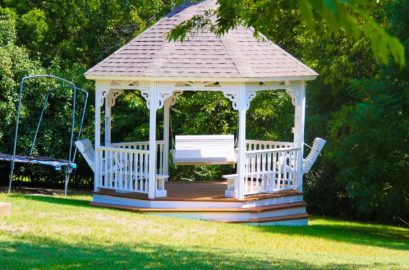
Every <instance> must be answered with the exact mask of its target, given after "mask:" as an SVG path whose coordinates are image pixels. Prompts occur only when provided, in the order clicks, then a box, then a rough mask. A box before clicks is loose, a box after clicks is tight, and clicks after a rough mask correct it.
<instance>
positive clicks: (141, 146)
mask: <svg viewBox="0 0 409 270" xmlns="http://www.w3.org/2000/svg"><path fill="white" fill-rule="evenodd" d="M112 145H113V146H115V147H119V148H122V149H134V150H146V151H149V142H148V141H146V142H120V143H113V144H112ZM164 145H165V142H164V141H156V147H157V152H156V157H157V159H156V160H157V162H156V163H157V167H156V168H157V173H158V174H166V173H165V171H164V163H165V162H166V161H165V155H164V152H163V150H164Z"/></svg>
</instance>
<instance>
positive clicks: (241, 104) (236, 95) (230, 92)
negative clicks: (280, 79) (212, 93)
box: [223, 88, 257, 111]
mask: <svg viewBox="0 0 409 270" xmlns="http://www.w3.org/2000/svg"><path fill="white" fill-rule="evenodd" d="M223 95H224V96H225V97H226V98H228V99H229V100H230V101H231V102H232V106H233V109H234V110H236V111H238V110H242V109H244V110H248V109H249V108H250V103H251V101H252V100H253V99H254V98H255V97H256V95H257V90H250V89H246V88H237V89H224V90H223Z"/></svg>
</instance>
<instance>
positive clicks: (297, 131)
mask: <svg viewBox="0 0 409 270" xmlns="http://www.w3.org/2000/svg"><path fill="white" fill-rule="evenodd" d="M290 87H291V94H292V98H293V104H294V106H295V114H294V145H295V147H297V148H300V150H299V151H298V152H297V153H298V155H297V157H296V160H297V170H296V171H297V175H296V181H297V185H298V187H297V188H298V191H300V192H302V189H303V172H302V168H303V157H304V128H305V81H296V82H291V86H290Z"/></svg>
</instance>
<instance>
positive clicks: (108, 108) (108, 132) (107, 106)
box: [104, 91, 112, 146]
mask: <svg viewBox="0 0 409 270" xmlns="http://www.w3.org/2000/svg"><path fill="white" fill-rule="evenodd" d="M111 99H112V91H110V92H109V93H108V94H107V96H106V98H105V144H104V145H105V146H107V145H109V144H110V143H111V110H112V104H111Z"/></svg>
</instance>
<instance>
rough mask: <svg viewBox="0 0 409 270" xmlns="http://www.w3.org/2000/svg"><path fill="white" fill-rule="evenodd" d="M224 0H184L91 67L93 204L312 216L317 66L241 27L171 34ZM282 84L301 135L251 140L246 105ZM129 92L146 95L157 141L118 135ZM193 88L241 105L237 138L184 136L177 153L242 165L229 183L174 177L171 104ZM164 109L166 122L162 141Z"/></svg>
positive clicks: (271, 219) (192, 159)
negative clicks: (312, 91)
mask: <svg viewBox="0 0 409 270" xmlns="http://www.w3.org/2000/svg"><path fill="white" fill-rule="evenodd" d="M215 7H216V1H212V0H207V1H202V2H199V3H184V4H182V5H181V6H179V7H178V8H176V9H175V10H173V11H172V12H171V13H169V14H168V15H167V16H166V17H164V18H162V19H161V20H159V21H158V22H157V23H156V24H154V25H153V26H152V27H150V28H148V29H147V30H146V31H145V32H143V33H142V34H140V35H139V36H138V37H136V38H134V39H133V40H131V41H130V42H129V43H128V44H126V45H125V46H123V47H122V48H120V49H119V50H117V51H116V52H114V53H113V54H111V55H110V56H108V57H107V58H106V59H104V60H103V61H102V62H100V63H98V64H97V65H96V66H94V67H92V68H91V69H90V70H88V71H87V72H86V73H85V77H86V78H87V79H90V80H94V81H95V85H96V89H95V91H96V92H95V93H96V94H95V154H91V156H88V158H87V156H86V153H87V152H88V153H89V151H91V150H92V146H91V145H90V142H89V141H88V142H86V143H84V142H83V143H82V144H79V146H80V150H82V152H83V153H85V154H84V156H85V157H86V159H87V161H88V162H89V163H90V165H91V167H92V168H93V170H94V175H95V176H94V177H95V178H94V180H95V186H94V199H93V204H95V205H100V206H107V207H116V208H125V209H131V210H132V209H133V210H135V211H143V212H149V213H165V214H169V213H176V215H179V216H181V215H187V216H188V217H193V218H201V219H208V220H224V221H229V222H247V223H259V222H265V223H274V224H276V223H280V224H281V223H284V224H306V221H307V217H308V215H307V214H306V212H305V203H304V201H303V197H302V187H303V174H304V173H306V171H307V170H308V169H306V167H310V166H311V165H312V163H311V162H310V161H311V159H315V158H316V155H318V153H319V151H320V149H319V150H318V153H317V151H315V154H316V155H315V156H312V157H311V158H310V160H308V159H304V158H303V156H304V151H303V149H304V123H305V99H306V81H309V80H314V79H315V78H316V77H317V75H318V74H317V73H316V72H315V71H313V70H312V69H311V68H309V67H307V66H306V65H304V64H303V63H301V62H300V61H299V60H297V59H296V58H294V57H293V56H291V55H290V54H289V53H287V52H286V51H284V50H283V49H281V48H280V47H279V46H277V45H276V44H274V43H273V42H271V41H269V40H268V39H266V38H264V37H262V38H261V39H260V38H256V37H255V36H254V32H253V30H252V29H249V28H245V27H241V26H239V27H237V28H235V29H233V30H231V31H230V32H228V33H227V34H225V35H223V36H216V35H214V34H213V33H211V32H209V31H207V30H206V29H205V30H203V31H200V32H199V33H197V34H195V35H193V36H191V37H190V38H189V39H187V40H185V41H183V42H169V41H167V39H166V33H167V32H169V31H170V30H171V29H172V28H173V27H174V26H176V25H177V24H179V23H181V22H182V21H184V20H187V19H190V18H191V17H192V16H194V15H196V14H203V12H205V10H208V9H214V8H215ZM283 89H284V90H285V91H286V92H287V93H288V95H290V96H291V98H292V103H293V105H294V107H295V114H294V128H293V133H294V140H293V141H291V142H275V141H260V140H246V111H247V110H248V109H249V107H250V104H251V101H252V100H253V99H254V97H255V96H256V94H257V92H259V91H267V90H283ZM127 90H137V91H140V93H141V95H142V96H143V97H144V98H145V99H146V105H147V107H148V108H149V114H150V116H149V129H150V131H149V141H146V142H112V141H111V108H112V107H113V106H114V105H115V100H116V98H117V97H118V96H119V95H121V93H123V91H127ZM186 91H209V92H213V91H220V92H222V93H223V95H224V96H225V97H226V98H227V99H229V100H230V101H231V103H232V107H233V109H234V110H236V111H237V112H238V116H239V132H238V138H237V145H233V144H232V141H233V139H232V136H228V135H224V136H223V135H219V136H214V135H213V136H207V135H201V136H196V135H192V136H179V137H178V136H176V149H175V151H176V152H177V154H175V155H176V156H177V155H178V156H179V157H181V158H182V159H183V160H184V162H182V164H223V163H224V161H225V163H230V162H231V161H232V163H235V164H236V170H237V171H236V173H235V174H231V175H225V176H224V178H225V179H226V180H227V183H219V182H217V183H213V182H209V183H206V182H200V183H196V184H195V183H191V184H188V183H177V182H175V183H173V181H167V178H168V177H169V175H168V174H169V171H168V164H169V161H170V158H171V157H172V155H170V149H169V139H170V138H169V137H170V136H169V118H170V108H171V106H172V105H174V104H175V102H177V98H178V96H179V95H181V94H183V93H184V92H186ZM102 106H105V109H104V111H105V115H104V116H102V115H101V107H102ZM161 108H164V129H163V137H162V138H161V139H160V140H158V138H156V129H157V125H156V122H157V110H158V109H161ZM102 120H104V125H105V127H104V128H105V138H104V139H103V140H102V138H101V122H102ZM314 147H315V146H314ZM178 148H179V149H178ZM230 148H231V149H233V153H232V152H231V151H230V150H229V149H230ZM318 148H322V146H318ZM214 152H216V153H214ZM91 153H93V152H92V151H91ZM175 155H174V162H177V161H176V157H175ZM212 155H214V156H212ZM227 156H228V157H227ZM212 161H213V162H212ZM308 162H310V163H308ZM312 162H313V160H312ZM260 207H261V208H260ZM220 213H222V214H220ZM260 213H261V214H260Z"/></svg>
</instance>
